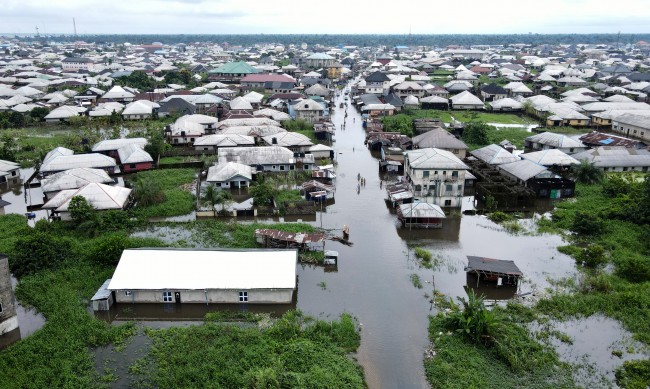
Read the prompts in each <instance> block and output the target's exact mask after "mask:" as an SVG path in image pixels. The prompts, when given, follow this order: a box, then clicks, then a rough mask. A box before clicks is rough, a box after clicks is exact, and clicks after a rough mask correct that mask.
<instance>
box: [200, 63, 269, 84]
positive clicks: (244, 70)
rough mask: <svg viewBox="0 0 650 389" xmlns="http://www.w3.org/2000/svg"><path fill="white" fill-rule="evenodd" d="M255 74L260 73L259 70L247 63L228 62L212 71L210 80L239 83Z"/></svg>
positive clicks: (209, 74) (209, 73)
mask: <svg viewBox="0 0 650 389" xmlns="http://www.w3.org/2000/svg"><path fill="white" fill-rule="evenodd" d="M255 73H259V70H257V69H255V68H254V67H252V66H251V65H249V64H247V63H246V62H243V61H239V62H228V63H225V64H223V65H221V66H219V67H218V68H216V69H213V70H210V71H209V72H208V78H209V79H210V80H211V81H218V80H224V81H239V80H241V79H242V78H243V77H246V76H247V75H249V74H255Z"/></svg>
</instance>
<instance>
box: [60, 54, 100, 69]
mask: <svg viewBox="0 0 650 389" xmlns="http://www.w3.org/2000/svg"><path fill="white" fill-rule="evenodd" d="M94 65H95V62H93V60H92V59H90V58H84V57H67V58H64V59H63V61H61V68H63V71H64V72H75V71H77V70H86V71H90V70H91V69H92V67H93V66H94Z"/></svg>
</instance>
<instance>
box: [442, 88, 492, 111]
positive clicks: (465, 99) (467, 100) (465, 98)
mask: <svg viewBox="0 0 650 389" xmlns="http://www.w3.org/2000/svg"><path fill="white" fill-rule="evenodd" d="M449 100H451V108H453V109H483V108H485V106H484V104H483V102H482V101H481V99H479V98H478V97H476V96H474V95H473V94H471V93H470V92H468V91H464V92H461V93H459V94H457V95H455V96H452V97H451V98H450V99H449Z"/></svg>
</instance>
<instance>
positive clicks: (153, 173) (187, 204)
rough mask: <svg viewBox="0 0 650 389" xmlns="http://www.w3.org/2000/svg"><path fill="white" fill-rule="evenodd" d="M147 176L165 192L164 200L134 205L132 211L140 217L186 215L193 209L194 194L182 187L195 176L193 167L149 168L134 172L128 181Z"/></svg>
mask: <svg viewBox="0 0 650 389" xmlns="http://www.w3.org/2000/svg"><path fill="white" fill-rule="evenodd" d="M138 178H149V179H151V180H153V181H155V182H157V183H158V184H159V185H160V187H161V188H162V190H163V192H164V193H165V201H163V202H162V203H160V204H155V205H151V206H147V207H140V206H137V205H136V206H135V207H134V209H133V212H134V213H135V215H136V216H139V217H141V218H151V217H169V216H179V215H187V214H188V213H191V212H192V211H193V210H194V199H195V197H194V195H193V194H192V193H190V192H189V191H187V190H186V189H184V188H182V186H183V185H188V184H190V183H192V182H193V181H194V180H195V178H196V172H195V171H194V169H161V170H149V171H144V172H139V173H137V174H135V175H134V176H133V177H132V178H131V179H130V180H129V181H131V182H134V181H135V180H137V179H138Z"/></svg>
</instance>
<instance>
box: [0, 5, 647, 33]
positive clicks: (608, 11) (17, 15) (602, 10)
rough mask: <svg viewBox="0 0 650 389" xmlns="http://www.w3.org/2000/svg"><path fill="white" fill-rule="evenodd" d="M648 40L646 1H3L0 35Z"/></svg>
mask: <svg viewBox="0 0 650 389" xmlns="http://www.w3.org/2000/svg"><path fill="white" fill-rule="evenodd" d="M73 18H75V20H76V30H77V33H78V34H259V33H265V34H408V33H409V32H411V33H413V34H526V33H529V32H531V33H539V34H567V33H576V34H590V33H612V34H614V33H618V32H619V31H620V32H621V33H624V34H637V33H649V32H650V26H649V25H648V20H650V7H648V3H647V0H619V1H617V2H616V3H615V4H611V3H610V4H605V3H604V2H602V1H589V0H547V1H544V2H536V3H523V2H521V1H514V0H500V1H498V2H486V1H482V0H481V1H478V0H465V1H463V2H432V1H422V0H415V1H409V2H404V3H399V2H394V1H385V0H376V1H374V2H354V1H344V0H330V1H329V2H326V3H321V5H320V6H316V5H315V4H314V3H309V4H307V3H300V2H295V1H289V0H276V1H261V0H249V1H248V2H245V3H242V2H238V1H234V0H139V1H124V0H114V1H98V0H66V1H62V0H4V1H3V11H2V13H0V33H17V34H34V33H35V32H36V27H38V29H39V32H40V33H41V34H72V33H73V32H74V28H73V22H72V19H73Z"/></svg>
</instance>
